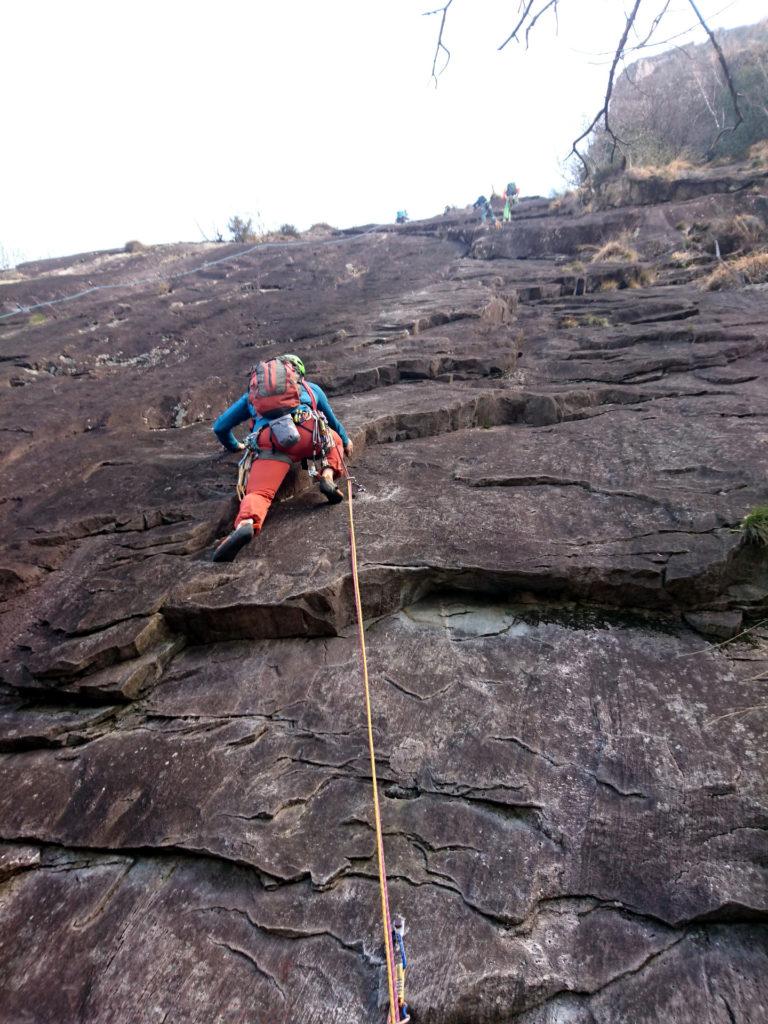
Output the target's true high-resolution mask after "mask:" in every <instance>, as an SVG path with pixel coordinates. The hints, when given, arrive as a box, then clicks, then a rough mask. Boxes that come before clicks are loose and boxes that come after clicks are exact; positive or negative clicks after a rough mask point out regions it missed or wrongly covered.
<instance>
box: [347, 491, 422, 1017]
mask: <svg viewBox="0 0 768 1024" xmlns="http://www.w3.org/2000/svg"><path fill="white" fill-rule="evenodd" d="M347 507H348V508H349V548H350V557H351V560H352V587H353V590H354V596H355V611H356V613H357V635H358V642H359V644H360V663H361V667H362V673H363V690H364V693H365V715H366V721H367V726H368V753H369V756H370V761H371V781H372V784H373V817H374V824H375V832H376V859H377V862H378V867H379V893H380V896H381V920H382V925H383V929H384V950H385V955H386V960H387V992H388V993H389V1013H388V1015H387V1019H388V1022H389V1024H401V1022H403V1021H407V1020H409V1017H408V1016H406V1017H402V1016H401V1014H400V1006H399V1002H398V997H397V987H396V980H395V979H396V971H395V952H394V946H393V938H392V936H393V928H392V921H391V918H390V913H389V893H388V891H387V869H386V866H385V864H384V836H383V834H382V829H381V809H380V807H379V787H378V783H377V781H376V749H375V747H374V744H373V715H372V712H371V689H370V684H369V682H368V659H367V656H366V651H365V627H364V624H363V605H362V600H361V598H360V579H359V576H358V571H357V542H356V540H355V519H354V515H353V513H352V481H351V479H350V477H349V476H347Z"/></svg>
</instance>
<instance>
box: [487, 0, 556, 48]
mask: <svg viewBox="0 0 768 1024" xmlns="http://www.w3.org/2000/svg"><path fill="white" fill-rule="evenodd" d="M557 2H558V0H549V2H548V3H546V4H544V6H543V7H542V8H541V10H540V11H539V13H538V14H536V15H534V17H533V18H531V21H530V23H529V25H528V28H527V29H526V30H525V48H526V50H527V49H528V37H529V36H530V34H531V30H532V29H533V27H534V26H535V24H536V22H537V21H538V20H539V18H540V17H541V16H542V14H546V12H547V11H548V10H549V9H550V7H554V9H555V21H558V17H557ZM558 23H559V22H558ZM499 49H501V47H499Z"/></svg>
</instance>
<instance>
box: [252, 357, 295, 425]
mask: <svg viewBox="0 0 768 1024" xmlns="http://www.w3.org/2000/svg"><path fill="white" fill-rule="evenodd" d="M296 358H298V357H296ZM299 361H300V360H299ZM302 365H303V364H302ZM301 379H302V374H300V373H299V371H298V369H297V367H296V366H295V365H294V364H293V363H292V362H288V361H283V360H282V359H268V360H267V361H266V362H265V363H257V364H256V366H254V368H253V370H252V371H251V378H250V381H249V383H248V404H249V405H250V407H251V409H252V410H253V412H254V413H255V414H256V416H258V417H264V418H266V419H274V418H275V417H277V416H283V415H284V414H285V413H289V412H291V411H292V410H293V409H295V408H296V406H297V405H299V403H300V402H301Z"/></svg>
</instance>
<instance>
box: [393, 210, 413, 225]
mask: <svg viewBox="0 0 768 1024" xmlns="http://www.w3.org/2000/svg"><path fill="white" fill-rule="evenodd" d="M409 219H410V218H409V217H408V211H407V210H398V211H397V216H396V217H395V223H396V224H407V223H408V220H409Z"/></svg>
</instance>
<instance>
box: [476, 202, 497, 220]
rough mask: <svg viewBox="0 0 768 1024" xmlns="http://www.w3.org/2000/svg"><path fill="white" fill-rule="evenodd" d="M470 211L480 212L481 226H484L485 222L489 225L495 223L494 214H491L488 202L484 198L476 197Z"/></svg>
mask: <svg viewBox="0 0 768 1024" xmlns="http://www.w3.org/2000/svg"><path fill="white" fill-rule="evenodd" d="M472 209H473V210H479V211H480V223H481V224H485V222H486V220H490V222H491V224H495V223H496V214H495V213H494V212H493V207H492V206H491V203H490V200H489V199H486V198H485V196H478V197H477V199H476V200H475V201H474V203H472Z"/></svg>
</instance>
